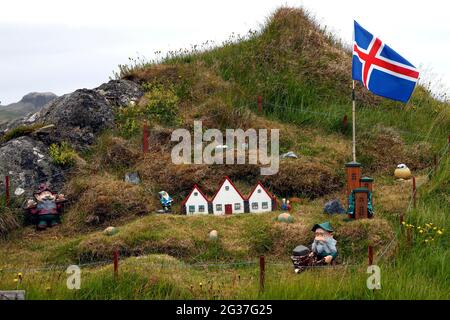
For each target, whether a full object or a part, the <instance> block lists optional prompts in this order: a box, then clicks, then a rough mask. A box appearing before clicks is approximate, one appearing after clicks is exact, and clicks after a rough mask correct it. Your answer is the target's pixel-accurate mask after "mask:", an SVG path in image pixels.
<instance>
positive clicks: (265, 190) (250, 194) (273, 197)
mask: <svg viewBox="0 0 450 320" xmlns="http://www.w3.org/2000/svg"><path fill="white" fill-rule="evenodd" d="M258 186H261V188H262V189H263V190H264V192H265V193H266V194H267V195H268V196H269V197H270V198H271V199H275V196H274V195H273V194H271V193H270V192H269V191H267V189H266V188H264V186H263V184H262V183H261V181H258V183H257V184H256V186H255V187H254V188H253V190H252V192H250V193H249V195H248V197H247V200H249V199H250V197H251V196H252V194H253V192H255V190H256V189H257V188H258Z"/></svg>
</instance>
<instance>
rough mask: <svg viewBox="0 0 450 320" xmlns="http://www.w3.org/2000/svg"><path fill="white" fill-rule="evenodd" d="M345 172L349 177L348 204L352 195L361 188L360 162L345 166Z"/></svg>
mask: <svg viewBox="0 0 450 320" xmlns="http://www.w3.org/2000/svg"><path fill="white" fill-rule="evenodd" d="M345 172H346V176H347V202H348V197H349V196H350V193H352V191H353V190H354V189H356V188H359V187H360V186H361V185H360V181H359V180H360V179H361V164H360V163H358V162H353V161H352V162H349V163H346V164H345Z"/></svg>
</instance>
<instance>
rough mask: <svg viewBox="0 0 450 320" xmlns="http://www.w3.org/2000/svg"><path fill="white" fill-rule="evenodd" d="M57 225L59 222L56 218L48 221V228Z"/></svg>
mask: <svg viewBox="0 0 450 320" xmlns="http://www.w3.org/2000/svg"><path fill="white" fill-rule="evenodd" d="M58 224H59V222H58V219H57V218H55V219H52V220H50V227H54V226H57V225H58Z"/></svg>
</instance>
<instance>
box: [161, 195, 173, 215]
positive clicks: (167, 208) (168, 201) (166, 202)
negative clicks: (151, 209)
mask: <svg viewBox="0 0 450 320" xmlns="http://www.w3.org/2000/svg"><path fill="white" fill-rule="evenodd" d="M159 201H160V202H161V205H162V207H163V211H164V212H165V213H167V212H171V211H172V202H173V199H172V198H171V197H170V196H169V194H168V193H167V192H166V191H160V192H159Z"/></svg>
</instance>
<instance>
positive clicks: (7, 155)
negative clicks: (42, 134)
mask: <svg viewBox="0 0 450 320" xmlns="http://www.w3.org/2000/svg"><path fill="white" fill-rule="evenodd" d="M6 175H8V176H9V177H10V178H11V188H12V190H11V191H12V193H14V191H15V190H17V188H22V189H24V190H25V193H26V195H28V196H31V195H32V193H33V191H34V189H35V188H36V187H37V186H38V185H39V184H40V183H48V184H49V185H50V186H51V187H53V188H55V189H59V188H61V187H62V186H63V183H64V174H63V170H62V169H61V168H60V167H58V166H56V165H54V164H53V163H52V159H51V158H50V156H49V155H48V147H47V146H46V145H45V144H44V143H42V142H40V141H37V140H34V139H32V138H30V137H20V138H17V139H14V140H11V141H8V142H6V143H5V144H3V145H2V146H0V176H1V177H2V179H0V181H1V182H0V184H1V187H0V189H1V190H2V192H3V190H4V179H3V177H4V176H6Z"/></svg>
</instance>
